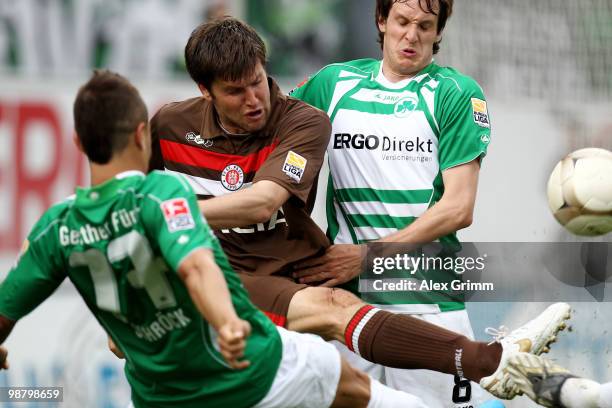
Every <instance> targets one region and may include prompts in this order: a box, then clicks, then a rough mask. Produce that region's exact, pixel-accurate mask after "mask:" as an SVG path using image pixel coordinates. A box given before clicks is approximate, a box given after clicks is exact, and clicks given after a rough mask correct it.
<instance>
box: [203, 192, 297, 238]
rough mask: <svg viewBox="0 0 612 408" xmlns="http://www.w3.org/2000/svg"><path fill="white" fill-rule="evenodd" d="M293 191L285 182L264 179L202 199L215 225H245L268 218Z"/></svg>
mask: <svg viewBox="0 0 612 408" xmlns="http://www.w3.org/2000/svg"><path fill="white" fill-rule="evenodd" d="M290 196H291V194H290V193H289V191H287V189H285V188H284V187H282V186H281V185H279V184H277V183H275V182H273V181H270V180H261V181H258V182H256V183H254V184H253V185H252V186H251V187H249V188H245V189H243V190H240V191H237V192H235V193H231V194H226V195H223V196H220V197H214V198H211V199H208V200H200V201H199V202H198V204H199V206H200V211H202V213H203V214H204V216H205V217H206V220H207V221H208V224H209V225H210V226H211V228H213V229H221V228H233V227H244V226H247V225H252V224H257V223H261V222H266V221H268V220H269V219H270V218H271V217H272V215H273V214H274V213H276V211H278V209H279V208H280V207H281V206H282V205H283V204H284V203H285V202H286V201H287V200H288V199H289V197H290Z"/></svg>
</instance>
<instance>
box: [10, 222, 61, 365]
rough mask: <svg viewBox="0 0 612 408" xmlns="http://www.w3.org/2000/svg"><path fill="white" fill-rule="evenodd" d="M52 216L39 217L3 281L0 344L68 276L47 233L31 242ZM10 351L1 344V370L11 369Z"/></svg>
mask: <svg viewBox="0 0 612 408" xmlns="http://www.w3.org/2000/svg"><path fill="white" fill-rule="evenodd" d="M41 225H48V219H46V218H44V217H43V219H41V220H39V222H38V223H37V224H36V226H35V227H34V229H33V232H32V233H31V234H30V238H29V239H28V240H26V241H25V243H24V246H23V249H22V252H21V254H20V255H19V258H18V260H17V262H16V263H15V266H14V267H13V268H12V269H11V270H10V271H9V273H8V275H7V277H6V279H4V281H3V282H2V283H1V284H0V344H2V343H4V341H5V340H6V338H7V337H8V336H9V334H10V333H11V331H12V330H13V327H14V326H15V324H16V323H17V321H18V320H19V319H20V318H22V317H23V316H25V315H26V314H28V313H30V312H31V311H32V310H34V309H35V308H36V307H37V306H38V305H40V304H41V303H42V302H44V301H45V300H46V299H47V298H48V297H49V296H51V294H52V293H53V292H54V291H55V289H57V287H58V286H59V285H60V284H61V283H62V281H63V280H64V278H65V274H64V272H63V271H62V270H61V269H60V268H58V267H57V266H56V265H57V262H56V258H55V255H54V254H56V252H54V246H53V243H52V241H45V238H46V237H47V236H49V235H50V234H49V235H46V236H45V237H43V238H42V239H40V240H35V242H33V243H31V244H30V239H31V237H32V236H35V234H38V232H36V231H37V230H38V229H39V227H40V226H41ZM7 354H8V352H7V350H6V348H4V347H0V369H2V368H4V369H7V368H8V362H7V360H6V356H7Z"/></svg>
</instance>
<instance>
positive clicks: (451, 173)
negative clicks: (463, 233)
mask: <svg viewBox="0 0 612 408" xmlns="http://www.w3.org/2000/svg"><path fill="white" fill-rule="evenodd" d="M479 170H480V162H479V160H478V159H476V160H472V161H471V162H469V163H466V164H462V165H460V166H456V167H451V168H449V169H446V170H445V171H443V172H442V179H443V180H444V194H443V195H442V197H441V198H440V201H438V202H437V203H436V204H434V205H433V206H432V207H431V208H429V209H428V210H427V211H425V212H424V213H423V215H421V216H420V217H419V218H417V219H416V220H415V221H414V222H413V223H412V224H410V225H409V226H407V227H406V228H404V229H402V230H399V231H397V232H395V233H393V234H391V235H388V236H386V237H384V238H381V239H380V240H378V242H403V243H414V244H422V243H427V242H431V241H434V240H436V239H438V238H440V237H442V236H444V235H447V234H450V233H452V232H455V231H458V230H460V229H463V228H466V227H468V226H470V225H471V224H472V215H473V213H474V203H475V202H476V190H477V188H478V173H479Z"/></svg>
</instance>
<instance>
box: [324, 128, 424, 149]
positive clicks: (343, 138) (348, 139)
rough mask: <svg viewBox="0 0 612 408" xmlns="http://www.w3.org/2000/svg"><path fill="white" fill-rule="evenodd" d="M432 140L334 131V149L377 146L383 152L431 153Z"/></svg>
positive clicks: (375, 147) (374, 147) (372, 147)
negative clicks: (399, 138) (400, 138)
mask: <svg viewBox="0 0 612 408" xmlns="http://www.w3.org/2000/svg"><path fill="white" fill-rule="evenodd" d="M432 145H433V142H432V140H431V139H429V140H424V139H421V138H420V137H419V136H417V137H416V140H398V139H397V138H396V137H393V138H391V137H389V136H383V137H380V136H377V135H367V136H365V135H363V134H361V133H357V134H355V135H351V134H350V133H336V134H335V135H334V149H358V150H359V149H367V150H376V149H378V148H379V147H380V148H381V150H382V151H383V152H389V151H393V152H417V153H433V146H432Z"/></svg>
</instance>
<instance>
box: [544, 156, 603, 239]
mask: <svg viewBox="0 0 612 408" xmlns="http://www.w3.org/2000/svg"><path fill="white" fill-rule="evenodd" d="M548 205H549V206H550V210H551V211H552V213H553V215H554V216H555V218H556V219H557V221H559V223H561V225H563V226H564V227H565V228H567V229H568V230H569V231H571V232H573V233H574V234H576V235H588V236H594V235H602V234H606V233H608V232H610V231H612V152H610V151H608V150H605V149H597V148H587V149H580V150H576V151H575V152H573V153H570V154H568V155H567V156H566V157H565V158H564V159H563V160H561V161H560V162H559V163H557V165H556V166H555V168H554V170H553V172H552V174H551V175H550V179H549V180H548Z"/></svg>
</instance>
